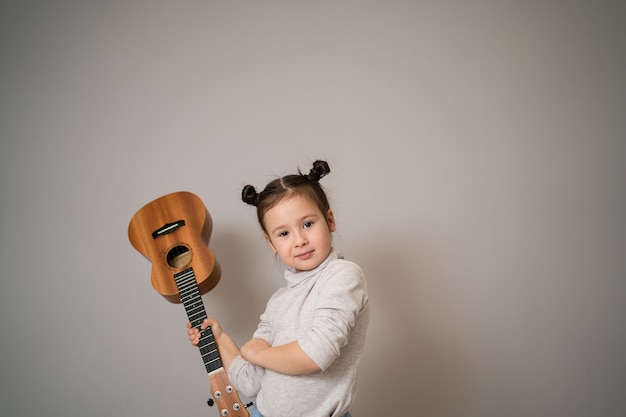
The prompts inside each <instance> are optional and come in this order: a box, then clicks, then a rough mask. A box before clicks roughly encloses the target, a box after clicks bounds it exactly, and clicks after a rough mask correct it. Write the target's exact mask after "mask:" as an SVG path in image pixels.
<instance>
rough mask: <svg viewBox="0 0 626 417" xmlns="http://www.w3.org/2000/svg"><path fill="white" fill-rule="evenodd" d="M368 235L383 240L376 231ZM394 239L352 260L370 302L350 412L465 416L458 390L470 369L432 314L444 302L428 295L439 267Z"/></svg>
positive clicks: (355, 413)
mask: <svg viewBox="0 0 626 417" xmlns="http://www.w3.org/2000/svg"><path fill="white" fill-rule="evenodd" d="M382 240H384V239H382ZM365 241H367V240H365ZM369 241H372V242H373V241H376V242H381V237H380V236H377V237H376V239H372V240H369ZM390 241H391V239H390ZM397 246H398V245H397V244H396V245H394V244H393V243H390V244H389V245H382V246H381V245H379V244H377V248H376V250H374V248H371V247H369V248H363V249H361V250H359V249H358V248H355V249H357V250H355V251H353V253H355V254H358V258H360V259H363V261H357V262H359V263H360V265H361V267H362V268H363V270H364V273H365V275H366V279H367V282H368V287H369V294H370V303H371V304H370V306H371V309H372V312H371V314H372V319H371V322H370V327H369V332H368V340H367V345H366V352H365V355H364V358H363V361H362V363H361V367H360V369H359V390H358V396H357V399H356V402H355V405H354V407H353V410H354V413H353V414H354V415H362V416H369V415H372V416H374V415H388V414H390V412H391V414H395V415H428V416H453V415H457V416H458V415H464V413H463V410H462V405H464V404H467V398H459V397H460V393H463V392H464V391H465V390H464V389H463V386H465V385H466V384H467V383H468V381H467V377H468V373H467V372H466V370H464V366H463V360H462V358H461V355H460V354H459V352H458V351H456V346H454V345H452V344H450V343H447V342H446V340H445V337H444V336H443V335H442V333H441V328H440V327H439V324H440V318H439V317H436V316H435V315H436V314H437V312H438V310H440V309H441V308H448V307H449V306H448V307H438V306H437V297H436V296H435V295H433V294H432V291H433V288H434V287H436V282H435V281H436V279H437V278H436V273H435V272H434V271H432V270H429V269H430V268H431V267H432V265H428V260H425V259H421V256H420V254H416V253H413V252H412V251H411V252H409V251H408V250H407V251H406V252H398V251H397V249H398V248H397ZM385 248H388V250H386V249H385ZM409 249H411V248H409ZM351 252H352V251H351ZM355 260H356V259H355ZM435 292H436V290H435Z"/></svg>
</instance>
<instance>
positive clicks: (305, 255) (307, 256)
mask: <svg viewBox="0 0 626 417" xmlns="http://www.w3.org/2000/svg"><path fill="white" fill-rule="evenodd" d="M313 252H314V251H312V250H311V251H308V252H304V253H301V254H299V255H296V258H298V259H300V260H301V261H305V260H307V259H310V258H311V257H312V256H313Z"/></svg>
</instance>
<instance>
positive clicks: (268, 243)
mask: <svg viewBox="0 0 626 417" xmlns="http://www.w3.org/2000/svg"><path fill="white" fill-rule="evenodd" d="M265 241H266V242H267V245H268V246H269V247H270V249H271V250H272V252H274V253H278V251H277V250H276V248H275V247H274V245H273V244H272V239H270V237H269V236H268V235H267V233H266V234H265Z"/></svg>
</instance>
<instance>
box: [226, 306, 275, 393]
mask: <svg viewBox="0 0 626 417" xmlns="http://www.w3.org/2000/svg"><path fill="white" fill-rule="evenodd" d="M253 337H254V338H260V339H265V340H267V341H268V343H271V342H272V340H271V328H270V325H269V323H268V322H267V320H266V319H265V313H264V314H262V315H261V319H260V322H259V325H258V327H257V329H256V330H255V332H254V335H253ZM264 374H265V368H262V367H260V366H255V365H252V364H251V363H250V362H248V361H246V360H244V359H243V358H242V357H241V356H237V357H236V358H235V359H233V361H232V362H231V364H230V367H229V368H228V379H230V381H231V382H232V383H233V384H234V385H235V386H236V387H237V390H239V391H240V392H241V393H242V394H243V395H245V396H247V397H256V395H257V394H258V393H259V391H260V390H261V381H262V379H263V375H264Z"/></svg>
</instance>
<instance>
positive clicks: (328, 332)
mask: <svg viewBox="0 0 626 417" xmlns="http://www.w3.org/2000/svg"><path fill="white" fill-rule="evenodd" d="M285 279H286V280H287V286H286V287H283V288H281V289H279V290H278V291H277V292H276V293H275V294H274V295H273V296H272V297H271V298H270V300H269V301H268V303H267V306H266V309H265V312H264V313H263V314H262V315H261V321H260V323H259V327H258V328H257V330H256V331H255V333H254V337H255V338H262V339H265V340H266V341H267V342H268V343H269V344H270V345H271V346H280V345H284V344H287V343H290V342H293V341H294V340H297V341H298V343H299V345H300V347H301V348H302V350H303V351H304V352H305V353H306V354H307V355H308V356H309V357H310V358H311V359H312V360H313V361H314V362H315V363H316V364H317V365H318V366H319V367H320V369H321V371H318V372H314V373H311V374H307V375H297V376H290V375H284V374H279V373H277V372H273V371H270V370H266V369H264V368H260V367H258V366H254V365H252V364H250V363H249V362H246V361H244V360H243V359H242V358H241V357H240V356H238V357H237V358H235V360H233V362H232V363H231V365H230V368H229V369H228V376H229V378H230V380H231V382H232V383H233V384H234V385H235V386H236V387H237V389H238V390H239V391H240V392H241V393H242V394H243V395H246V396H248V397H254V396H256V397H257V398H256V405H257V408H258V409H259V411H260V412H261V414H263V416H264V417H327V416H333V417H338V416H341V415H343V414H345V413H346V412H347V411H348V409H349V408H350V404H351V403H352V400H353V398H354V395H355V393H356V373H357V367H358V365H359V361H360V360H361V355H362V353H363V348H364V345H365V336H366V333H367V325H368V322H369V303H368V295H367V284H366V283H365V278H364V276H363V272H362V271H361V268H359V266H358V265H357V264H355V263H353V262H350V261H346V260H343V259H340V258H338V257H337V255H336V254H335V253H334V252H332V253H331V254H330V255H329V257H328V258H327V259H326V260H325V261H324V262H323V263H322V264H321V265H320V266H318V267H317V268H315V269H313V270H311V271H303V272H295V271H294V270H292V269H287V270H286V271H285Z"/></svg>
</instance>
